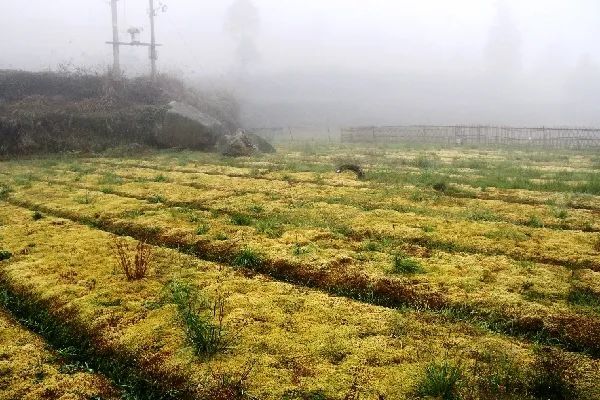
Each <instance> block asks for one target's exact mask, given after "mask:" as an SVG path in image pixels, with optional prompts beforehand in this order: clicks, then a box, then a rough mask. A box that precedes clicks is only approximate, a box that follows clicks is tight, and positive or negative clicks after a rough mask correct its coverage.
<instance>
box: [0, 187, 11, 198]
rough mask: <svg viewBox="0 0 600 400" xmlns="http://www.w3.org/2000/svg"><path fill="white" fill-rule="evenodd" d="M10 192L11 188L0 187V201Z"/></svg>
mask: <svg viewBox="0 0 600 400" xmlns="http://www.w3.org/2000/svg"><path fill="white" fill-rule="evenodd" d="M11 192H12V188H11V187H10V186H8V185H4V184H2V185H0V200H5V199H6V198H7V197H8V195H9V194H10V193H11Z"/></svg>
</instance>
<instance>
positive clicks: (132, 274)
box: [113, 237, 152, 281]
mask: <svg viewBox="0 0 600 400" xmlns="http://www.w3.org/2000/svg"><path fill="white" fill-rule="evenodd" d="M113 251H114V253H115V257H116V258H117V262H118V265H119V268H120V269H121V271H123V273H124V274H125V276H126V277H127V280H128V281H138V280H140V279H143V278H145V277H146V275H147V273H148V268H149V264H150V260H151V258H152V249H151V248H150V246H149V245H148V244H146V243H144V242H138V244H137V245H136V248H135V255H134V257H133V261H132V260H131V257H130V256H129V252H130V249H129V246H128V245H127V243H126V242H125V240H123V239H122V238H119V237H115V238H114V249H113Z"/></svg>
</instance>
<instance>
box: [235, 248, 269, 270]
mask: <svg viewBox="0 0 600 400" xmlns="http://www.w3.org/2000/svg"><path fill="white" fill-rule="evenodd" d="M262 263H263V259H262V257H261V256H260V255H259V254H258V253H256V252H255V251H254V250H252V249H243V250H241V251H240V252H239V253H238V254H237V255H236V256H235V258H234V259H233V264H234V265H236V266H238V267H243V268H255V267H259V266H260V265H261V264H262Z"/></svg>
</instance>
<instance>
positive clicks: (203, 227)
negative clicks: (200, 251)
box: [196, 224, 210, 236]
mask: <svg viewBox="0 0 600 400" xmlns="http://www.w3.org/2000/svg"><path fill="white" fill-rule="evenodd" d="M208 231H210V226H209V225H208V224H202V225H200V226H199V227H197V228H196V235H199V236H202V235H206V234H207V233H208Z"/></svg>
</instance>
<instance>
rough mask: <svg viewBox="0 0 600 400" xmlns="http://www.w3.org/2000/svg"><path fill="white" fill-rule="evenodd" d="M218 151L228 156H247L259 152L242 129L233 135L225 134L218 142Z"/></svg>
mask: <svg viewBox="0 0 600 400" xmlns="http://www.w3.org/2000/svg"><path fill="white" fill-rule="evenodd" d="M219 151H220V152H221V154H223V155H224V156H228V157H247V156H251V155H253V154H257V153H259V152H260V151H259V149H258V147H257V146H256V145H255V144H254V143H252V140H250V138H249V137H248V135H246V134H245V133H244V131H242V130H239V131H237V132H236V134H235V135H227V136H225V137H224V138H223V140H222V141H221V142H220V144H219Z"/></svg>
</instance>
